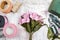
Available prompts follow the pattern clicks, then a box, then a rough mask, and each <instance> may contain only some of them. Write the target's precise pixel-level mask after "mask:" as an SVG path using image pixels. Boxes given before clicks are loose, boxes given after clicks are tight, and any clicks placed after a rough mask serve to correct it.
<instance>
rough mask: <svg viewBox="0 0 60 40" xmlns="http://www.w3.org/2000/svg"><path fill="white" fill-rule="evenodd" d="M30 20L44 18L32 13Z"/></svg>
mask: <svg viewBox="0 0 60 40" xmlns="http://www.w3.org/2000/svg"><path fill="white" fill-rule="evenodd" d="M30 18H31V19H33V20H36V21H38V20H41V19H42V17H41V16H40V15H38V14H36V13H31V14H30Z"/></svg>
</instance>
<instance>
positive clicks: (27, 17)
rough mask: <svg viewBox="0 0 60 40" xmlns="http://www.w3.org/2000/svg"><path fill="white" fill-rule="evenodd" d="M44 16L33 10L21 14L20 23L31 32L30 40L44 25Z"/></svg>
mask: <svg viewBox="0 0 60 40" xmlns="http://www.w3.org/2000/svg"><path fill="white" fill-rule="evenodd" d="M43 20H44V18H42V16H41V15H38V14H37V13H33V12H27V13H24V14H23V15H21V17H20V19H19V24H21V26H23V27H24V28H25V29H26V31H27V32H28V33H29V34H30V38H29V40H32V35H33V33H34V32H36V31H38V30H39V29H40V28H41V27H42V26H43V25H45V24H44V23H43Z"/></svg>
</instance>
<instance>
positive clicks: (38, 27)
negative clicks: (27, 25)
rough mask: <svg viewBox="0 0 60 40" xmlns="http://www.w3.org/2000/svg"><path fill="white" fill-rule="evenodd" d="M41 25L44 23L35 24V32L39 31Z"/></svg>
mask: <svg viewBox="0 0 60 40" xmlns="http://www.w3.org/2000/svg"><path fill="white" fill-rule="evenodd" d="M41 27H42V25H41V24H38V25H37V26H35V28H34V30H33V32H36V31H38V30H39V29H40V28H41Z"/></svg>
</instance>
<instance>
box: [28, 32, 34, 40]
mask: <svg viewBox="0 0 60 40" xmlns="http://www.w3.org/2000/svg"><path fill="white" fill-rule="evenodd" d="M32 35H33V33H32V32H31V33H30V37H29V40H32Z"/></svg>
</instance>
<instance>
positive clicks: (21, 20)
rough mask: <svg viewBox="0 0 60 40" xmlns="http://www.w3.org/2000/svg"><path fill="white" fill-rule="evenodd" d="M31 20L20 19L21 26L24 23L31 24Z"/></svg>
mask: <svg viewBox="0 0 60 40" xmlns="http://www.w3.org/2000/svg"><path fill="white" fill-rule="evenodd" d="M29 22H30V19H29V18H20V19H19V24H23V23H29Z"/></svg>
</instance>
